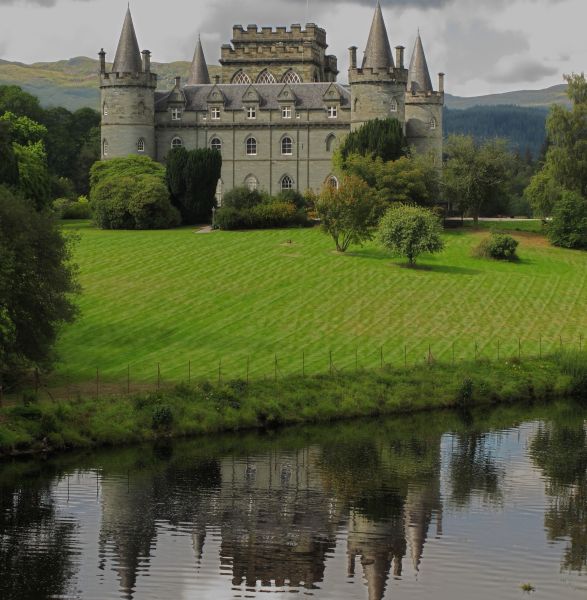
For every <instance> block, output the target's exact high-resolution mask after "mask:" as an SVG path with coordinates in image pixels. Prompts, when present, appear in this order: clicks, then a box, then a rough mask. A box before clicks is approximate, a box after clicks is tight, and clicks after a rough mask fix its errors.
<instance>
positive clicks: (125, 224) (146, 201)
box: [91, 173, 180, 229]
mask: <svg viewBox="0 0 587 600" xmlns="http://www.w3.org/2000/svg"><path fill="white" fill-rule="evenodd" d="M91 206H92V211H93V213H94V217H95V219H96V223H97V224H98V226H99V227H101V228H102V229H167V228H169V227H176V226H177V225H179V223H180V216H179V212H178V211H177V209H176V208H175V207H173V206H172V205H171V203H170V201H169V192H168V190H167V187H166V185H165V183H164V182H163V180H162V178H161V177H159V176H157V175H153V174H151V173H144V174H142V175H137V174H134V175H121V176H113V177H108V178H105V179H102V180H101V182H100V183H99V184H97V185H96V186H95V187H93V188H92V201H91Z"/></svg>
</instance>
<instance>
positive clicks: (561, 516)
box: [530, 417, 587, 572]
mask: <svg viewBox="0 0 587 600" xmlns="http://www.w3.org/2000/svg"><path fill="white" fill-rule="evenodd" d="M576 421H577V418H576V417H575V419H574V422H572V421H571V422H564V423H563V422H552V423H548V424H545V425H542V426H541V427H540V429H539V430H538V433H537V434H536V436H535V437H534V439H533V440H532V444H531V447H530V454H531V456H532V458H533V460H534V462H535V464H536V466H538V467H539V468H540V469H541V470H542V472H543V474H544V476H545V478H546V493H547V494H548V495H549V496H550V497H551V501H550V506H549V508H548V510H547V512H546V514H545V518H544V524H545V527H546V530H547V532H548V538H549V539H550V540H552V541H557V540H562V539H565V538H566V539H568V540H569V543H568V545H567V548H566V550H565V554H564V557H563V561H562V564H563V568H564V569H567V570H572V571H579V572H581V571H583V570H584V569H585V568H586V567H587V432H586V430H585V424H584V422H583V421H582V420H580V421H579V422H578V423H577V422H576Z"/></svg>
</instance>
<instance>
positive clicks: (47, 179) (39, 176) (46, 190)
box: [13, 142, 52, 210]
mask: <svg viewBox="0 0 587 600" xmlns="http://www.w3.org/2000/svg"><path fill="white" fill-rule="evenodd" d="M13 147H14V153H15V155H16V158H17V160H18V172H19V188H20V189H21V190H22V193H23V194H24V195H25V197H27V198H29V199H30V200H32V201H34V203H35V205H36V207H37V208H38V209H39V210H40V209H42V208H43V207H45V206H47V205H48V204H49V202H50V201H51V187H52V186H51V174H50V173H49V170H48V168H47V155H46V153H45V147H44V146H43V142H36V143H35V144H27V145H25V146H21V145H20V144H13Z"/></svg>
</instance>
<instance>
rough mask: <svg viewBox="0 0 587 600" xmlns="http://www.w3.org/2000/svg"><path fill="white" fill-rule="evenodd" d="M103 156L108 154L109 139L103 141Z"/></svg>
mask: <svg viewBox="0 0 587 600" xmlns="http://www.w3.org/2000/svg"><path fill="white" fill-rule="evenodd" d="M102 156H108V140H106V139H105V140H103V141H102Z"/></svg>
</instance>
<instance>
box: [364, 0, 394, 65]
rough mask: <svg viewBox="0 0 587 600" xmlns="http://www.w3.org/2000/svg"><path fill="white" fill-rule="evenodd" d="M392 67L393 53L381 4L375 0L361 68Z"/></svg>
mask: <svg viewBox="0 0 587 600" xmlns="http://www.w3.org/2000/svg"><path fill="white" fill-rule="evenodd" d="M393 67H394V63H393V54H392V52H391V46H390V44H389V37H388V35H387V29H386V27H385V21H384V20H383V13H382V12H381V4H379V2H377V7H376V8H375V15H374V16H373V23H371V31H370V32H369V39H368V40H367V47H366V48H365V57H364V58H363V66H362V68H363V69H376V70H379V71H383V70H387V69H389V68H393Z"/></svg>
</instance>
